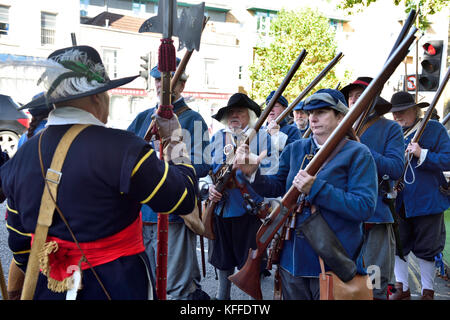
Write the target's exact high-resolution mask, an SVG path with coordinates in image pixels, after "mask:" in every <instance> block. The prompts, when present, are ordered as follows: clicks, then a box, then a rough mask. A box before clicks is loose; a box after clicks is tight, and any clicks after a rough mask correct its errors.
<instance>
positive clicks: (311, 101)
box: [303, 89, 348, 114]
mask: <svg viewBox="0 0 450 320" xmlns="http://www.w3.org/2000/svg"><path fill="white" fill-rule="evenodd" d="M321 108H332V109H335V110H337V111H339V112H341V113H343V114H346V113H347V112H348V106H347V101H345V96H344V95H343V94H342V92H340V91H339V90H335V89H320V90H318V91H317V92H316V93H314V94H313V95H312V96H310V97H308V98H306V99H305V102H304V105H303V110H307V111H309V110H315V109H321Z"/></svg>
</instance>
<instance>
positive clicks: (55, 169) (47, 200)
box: [21, 124, 89, 300]
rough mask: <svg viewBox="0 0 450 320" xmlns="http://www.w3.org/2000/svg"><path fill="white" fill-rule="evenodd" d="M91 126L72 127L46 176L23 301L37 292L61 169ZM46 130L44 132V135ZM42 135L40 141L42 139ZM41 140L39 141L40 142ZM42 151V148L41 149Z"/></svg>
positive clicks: (61, 143)
mask: <svg viewBox="0 0 450 320" xmlns="http://www.w3.org/2000/svg"><path fill="white" fill-rule="evenodd" d="M88 126H89V125H85V124H83V125H80V124H75V125H73V126H72V127H70V129H69V130H67V132H66V133H65V134H64V136H63V137H62V139H61V140H60V141H59V143H58V146H57V147H56V150H55V153H54V154H53V159H52V163H51V165H50V167H49V168H48V169H47V173H46V175H45V180H46V181H45V186H44V192H43V193H42V198H41V206H40V208H39V216H38V220H37V225H36V230H35V232H34V240H33V244H32V246H31V252H30V257H29V259H28V264H27V272H26V273H25V281H24V285H23V291H22V296H21V300H31V299H33V296H34V291H35V290H36V283H37V279H38V276H39V257H38V256H39V253H40V252H41V251H42V248H43V246H44V244H45V241H46V240H47V235H48V228H49V227H50V226H51V224H52V220H53V214H54V212H55V208H56V199H57V191H58V185H59V183H60V181H61V176H62V172H61V168H62V166H63V163H64V160H65V158H66V155H67V152H68V150H69V148H70V145H71V144H72V142H73V140H74V139H75V138H76V137H77V136H78V134H79V133H80V132H81V131H83V130H84V129H85V128H86V127H88ZM44 132H45V130H44V131H43V132H42V134H43V133H44ZM42 134H41V136H40V139H41V138H42ZM40 139H39V141H40ZM39 151H40V148H39Z"/></svg>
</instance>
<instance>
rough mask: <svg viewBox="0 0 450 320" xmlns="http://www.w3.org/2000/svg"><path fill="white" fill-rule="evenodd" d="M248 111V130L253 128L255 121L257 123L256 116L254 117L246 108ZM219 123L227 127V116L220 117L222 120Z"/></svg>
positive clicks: (252, 112)
mask: <svg viewBox="0 0 450 320" xmlns="http://www.w3.org/2000/svg"><path fill="white" fill-rule="evenodd" d="M247 111H248V116H249V118H250V120H249V121H248V126H249V127H250V128H253V127H254V126H255V124H256V121H258V116H257V115H256V113H255V111H253V110H251V109H249V108H247ZM220 122H221V123H222V124H223V125H224V126H227V125H228V116H227V114H226V113H225V115H224V116H223V117H222V119H221V120H220Z"/></svg>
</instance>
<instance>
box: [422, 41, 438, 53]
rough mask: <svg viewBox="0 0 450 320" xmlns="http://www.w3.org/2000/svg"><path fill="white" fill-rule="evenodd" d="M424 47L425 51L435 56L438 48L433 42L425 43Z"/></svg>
mask: <svg viewBox="0 0 450 320" xmlns="http://www.w3.org/2000/svg"><path fill="white" fill-rule="evenodd" d="M422 48H423V49H424V50H425V52H426V53H427V54H428V55H430V56H435V55H436V53H437V49H436V48H435V47H434V46H433V45H432V44H431V43H428V42H427V43H425V44H424V45H423V46H422Z"/></svg>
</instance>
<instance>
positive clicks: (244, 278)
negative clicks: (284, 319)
mask: <svg viewBox="0 0 450 320" xmlns="http://www.w3.org/2000/svg"><path fill="white" fill-rule="evenodd" d="M416 31H417V28H415V27H414V28H413V30H412V31H411V32H410V33H409V35H408V36H407V37H406V38H405V39H404V40H403V41H402V42H401V44H400V45H399V46H398V48H397V49H396V50H395V51H394V53H393V54H392V56H391V57H390V58H389V59H388V61H387V62H386V63H385V65H384V66H383V68H382V70H381V72H380V73H379V74H378V75H377V77H376V78H375V79H374V80H373V81H372V82H371V83H370V84H369V86H368V87H367V88H366V90H364V92H363V94H362V95H361V96H360V97H359V99H358V101H357V102H356V104H355V106H354V107H353V108H352V109H351V110H349V112H348V113H347V114H346V115H345V117H344V118H343V119H342V121H341V122H340V124H339V125H338V126H337V127H336V128H335V129H334V130H333V132H332V133H331V135H330V136H329V137H328V139H327V141H326V142H325V144H324V145H323V146H322V148H320V150H319V152H318V153H317V154H316V156H315V157H314V158H313V159H312V160H311V162H309V163H308V165H307V166H306V168H305V171H306V172H307V173H308V174H309V175H312V176H314V175H316V174H317V172H318V171H319V169H320V168H321V166H322V165H323V163H324V162H325V161H326V160H327V158H328V157H329V156H330V155H331V154H332V152H333V150H334V149H335V148H336V146H337V145H338V144H339V142H340V141H341V140H342V139H343V138H345V135H346V133H347V132H348V130H349V129H350V128H351V127H352V125H353V123H354V122H355V121H356V120H357V119H358V117H359V116H360V115H361V114H362V112H363V111H364V110H365V109H366V108H367V105H368V104H369V103H371V101H372V100H373V99H374V97H375V96H376V95H377V93H378V92H379V90H380V88H382V87H383V85H384V83H385V82H386V81H387V80H388V79H389V78H390V76H391V75H392V73H393V72H394V71H395V69H396V68H397V66H398V65H399V64H400V63H401V62H402V61H403V59H404V58H405V56H406V54H407V52H408V48H409V46H410V45H411V44H412V43H413V41H414V39H415V36H414V34H415V33H416ZM299 195H300V192H299V191H298V190H297V188H295V187H294V186H291V187H290V188H289V190H288V192H287V193H286V194H285V195H284V197H283V199H282V200H281V205H278V206H276V207H275V208H274V209H273V210H272V212H271V214H270V216H269V217H268V221H266V222H264V223H263V225H262V226H261V227H260V228H259V230H258V232H257V234H256V246H257V248H256V249H255V250H250V251H249V256H248V258H247V261H246V263H245V265H244V266H243V267H242V269H241V270H239V271H238V272H237V273H235V274H233V275H231V276H230V277H228V279H229V280H230V281H231V282H232V283H234V284H235V285H236V286H237V287H238V288H240V289H241V290H242V291H244V292H245V293H247V294H249V295H250V296H251V297H253V298H255V299H261V298H262V294H261V286H260V285H261V283H260V280H259V272H256V273H255V272H254V270H255V268H257V267H258V268H259V266H260V265H261V259H262V256H263V252H264V251H265V250H266V249H267V246H268V245H269V244H270V242H271V241H272V239H273V237H274V235H275V233H277V232H278V230H279V229H280V228H281V227H282V226H283V224H284V222H285V221H286V219H287V218H288V216H289V213H290V212H291V211H292V210H293V209H294V208H295V206H296V204H297V200H298V197H299ZM258 270H259V269H258ZM255 278H257V279H255ZM255 286H257V287H256V288H255Z"/></svg>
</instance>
